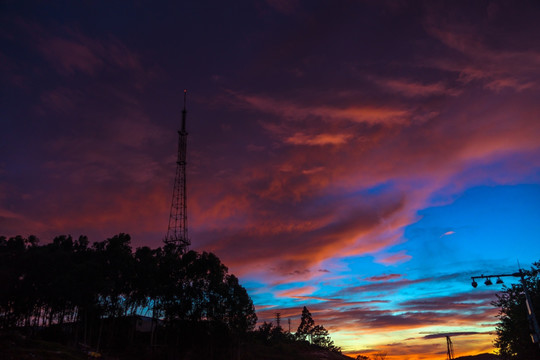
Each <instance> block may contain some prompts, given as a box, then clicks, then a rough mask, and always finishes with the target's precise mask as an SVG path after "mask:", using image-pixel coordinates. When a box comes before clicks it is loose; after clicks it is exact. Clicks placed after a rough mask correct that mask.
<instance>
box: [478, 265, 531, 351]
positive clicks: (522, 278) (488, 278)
mask: <svg viewBox="0 0 540 360" xmlns="http://www.w3.org/2000/svg"><path fill="white" fill-rule="evenodd" d="M525 275H526V274H525V273H524V272H523V270H521V269H519V271H518V272H515V273H513V274H497V275H480V276H472V277H471V279H472V283H471V285H472V287H473V288H476V287H477V286H478V283H477V282H476V279H486V281H484V284H486V285H487V286H489V285H493V282H491V278H497V281H496V283H497V284H502V283H503V281H502V279H501V277H506V276H512V277H518V278H519V279H520V281H521V285H523V291H524V292H525V303H526V305H527V319H528V320H529V324H530V325H531V330H532V331H533V333H531V340H532V342H533V343H534V344H538V346H539V347H540V329H539V328H538V322H537V321H536V315H535V314H534V307H533V304H532V301H531V296H530V295H529V291H528V290H527V283H526V282H525Z"/></svg>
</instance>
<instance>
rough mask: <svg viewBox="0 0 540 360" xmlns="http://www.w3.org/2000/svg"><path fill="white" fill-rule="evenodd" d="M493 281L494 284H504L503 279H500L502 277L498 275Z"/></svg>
mask: <svg viewBox="0 0 540 360" xmlns="http://www.w3.org/2000/svg"><path fill="white" fill-rule="evenodd" d="M495 283H496V284H504V281H502V279H501V278H500V277H499V278H498V279H497V281H496V282H495Z"/></svg>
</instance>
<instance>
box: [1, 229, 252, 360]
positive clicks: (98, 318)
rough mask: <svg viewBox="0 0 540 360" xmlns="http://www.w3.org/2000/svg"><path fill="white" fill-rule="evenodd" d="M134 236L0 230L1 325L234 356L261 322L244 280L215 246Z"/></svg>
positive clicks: (89, 341) (140, 347)
mask: <svg viewBox="0 0 540 360" xmlns="http://www.w3.org/2000/svg"><path fill="white" fill-rule="evenodd" d="M130 243H131V238H130V236H129V235H127V234H118V235H115V236H113V237H112V238H109V239H107V240H105V241H101V242H95V243H94V244H93V245H92V246H91V247H89V242H88V239H87V238H86V237H84V236H81V237H79V239H77V240H73V238H72V237H71V236H64V235H62V236H58V237H56V238H54V239H53V241H52V242H51V243H49V244H46V245H43V246H40V245H39V240H38V239H37V238H36V237H34V236H31V237H29V238H28V239H25V238H22V237H21V236H16V237H12V238H9V239H7V238H6V237H3V236H2V237H0V276H1V277H2V279H3V281H2V282H1V283H0V329H4V330H10V329H18V330H21V331H24V332H25V333H26V334H27V335H35V336H40V337H42V338H51V339H54V340H63V341H65V342H69V343H72V344H82V346H89V347H91V348H93V349H98V350H100V349H105V350H106V351H109V352H115V351H116V352H120V351H124V352H125V351H126V350H127V349H131V350H132V351H137V352H138V354H139V355H140V354H141V351H142V352H144V351H150V350H154V351H156V349H161V350H159V351H166V352H172V353H173V355H174V354H181V353H182V354H184V355H185V354H198V355H200V356H201V357H203V358H208V359H211V358H214V357H216V358H217V357H220V358H222V357H223V356H224V355H225V354H229V355H230V356H229V357H232V356H233V355H232V353H234V351H235V349H237V348H238V343H239V341H240V339H241V338H242V337H243V336H245V335H246V333H247V332H248V331H251V330H252V329H253V328H254V326H255V323H256V322H257V317H256V315H255V310H254V306H253V303H252V301H251V299H250V298H249V296H248V294H247V292H246V290H245V289H244V288H243V287H242V286H241V285H240V284H239V282H238V279H237V278H236V277H235V276H234V275H232V274H229V273H228V269H227V267H226V266H225V265H223V264H222V263H221V261H220V260H219V258H218V257H217V256H216V255H214V254H212V253H207V252H203V253H197V252H195V251H189V252H186V253H184V252H183V249H181V248H179V247H177V246H175V245H174V244H167V245H165V246H164V247H163V248H157V249H151V248H149V247H142V248H138V249H136V251H135V252H133V250H132V248H131V245H130ZM144 323H150V326H149V327H146V328H145V330H142V329H143V328H144V326H143V324H144ZM163 349H165V350H163ZM192 356H194V355H192Z"/></svg>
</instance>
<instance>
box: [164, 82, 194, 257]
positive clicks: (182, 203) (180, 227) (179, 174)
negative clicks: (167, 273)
mask: <svg viewBox="0 0 540 360" xmlns="http://www.w3.org/2000/svg"><path fill="white" fill-rule="evenodd" d="M186 97H187V90H184V109H183V110H182V127H181V129H180V130H179V131H178V158H177V161H176V176H175V179H174V188H173V196H172V202H171V212H170V215H169V227H168V229H167V236H166V237H165V240H164V241H165V243H174V244H176V245H178V246H180V247H181V248H182V250H184V251H185V250H187V248H188V247H189V245H190V244H191V242H190V240H189V238H188V227H187V198H186V150H187V135H188V133H187V131H186V113H187V111H186Z"/></svg>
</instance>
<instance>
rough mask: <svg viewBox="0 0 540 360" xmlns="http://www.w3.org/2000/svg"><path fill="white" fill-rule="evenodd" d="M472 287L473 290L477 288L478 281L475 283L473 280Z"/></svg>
mask: <svg viewBox="0 0 540 360" xmlns="http://www.w3.org/2000/svg"><path fill="white" fill-rule="evenodd" d="M471 285H472V287H473V288H476V287H477V286H478V283H477V282H476V281H474V279H473V281H472V283H471Z"/></svg>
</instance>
